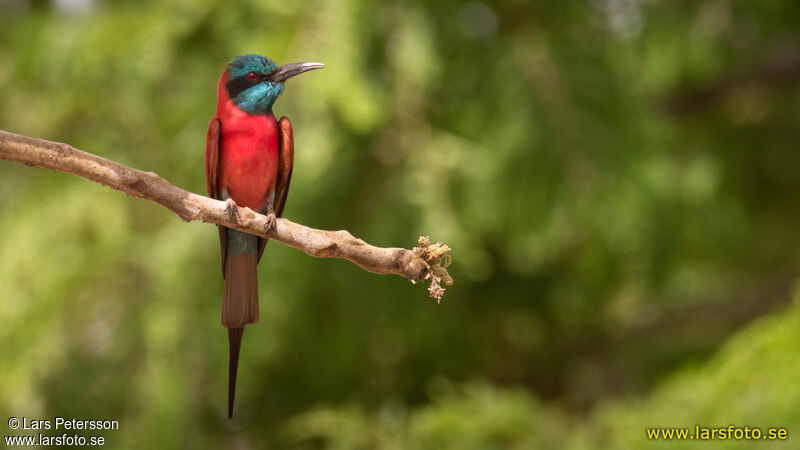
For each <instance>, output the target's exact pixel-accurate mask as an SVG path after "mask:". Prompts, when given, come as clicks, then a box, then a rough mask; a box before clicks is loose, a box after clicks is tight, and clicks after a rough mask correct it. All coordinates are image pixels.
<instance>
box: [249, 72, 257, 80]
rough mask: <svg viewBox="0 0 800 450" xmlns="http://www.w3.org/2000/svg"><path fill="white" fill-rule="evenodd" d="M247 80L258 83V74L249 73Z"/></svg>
mask: <svg viewBox="0 0 800 450" xmlns="http://www.w3.org/2000/svg"><path fill="white" fill-rule="evenodd" d="M247 79H248V80H250V81H256V80H257V79H258V72H247Z"/></svg>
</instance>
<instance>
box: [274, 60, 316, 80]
mask: <svg viewBox="0 0 800 450" xmlns="http://www.w3.org/2000/svg"><path fill="white" fill-rule="evenodd" d="M323 67H325V64H322V63H318V62H301V63H291V64H284V65H282V66H280V67H278V68H277V69H276V70H275V72H273V73H272V75H270V77H269V78H270V79H271V80H272V81H275V82H282V81H286V80H288V79H289V78H291V77H293V76H295V75H299V74H301V73H303V72H308V71H309V70H314V69H322V68H323Z"/></svg>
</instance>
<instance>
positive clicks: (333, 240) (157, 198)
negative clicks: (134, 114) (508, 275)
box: [0, 130, 452, 301]
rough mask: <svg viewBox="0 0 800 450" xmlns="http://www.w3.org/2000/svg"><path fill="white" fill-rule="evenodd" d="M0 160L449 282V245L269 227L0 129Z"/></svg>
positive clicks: (257, 218) (317, 253) (315, 250)
mask: <svg viewBox="0 0 800 450" xmlns="http://www.w3.org/2000/svg"><path fill="white" fill-rule="evenodd" d="M0 159H6V160H9V161H15V162H19V163H22V164H25V165H28V166H36V167H43V168H46V169H51V170H55V171H58V172H63V173H68V174H71V175H77V176H79V177H82V178H86V179H87V180H91V181H94V182H95V183H99V184H102V185H104V186H108V187H110V188H112V189H116V190H118V191H121V192H123V193H125V194H127V195H130V196H134V197H139V198H143V199H145V200H148V201H150V202H153V203H156V204H159V205H161V206H164V207H165V208H167V209H169V210H171V211H172V212H174V213H175V214H177V215H178V217H180V218H181V219H183V220H184V221H187V222H189V221H192V220H200V221H203V222H208V223H214V224H217V225H223V226H226V227H229V228H235V229H237V230H241V231H245V232H247V233H252V234H255V235H258V236H265V237H267V238H269V239H272V240H274V241H278V242H281V243H283V244H286V245H289V246H291V247H294V248H296V249H298V250H300V251H302V252H304V253H306V254H308V255H311V256H314V257H317V258H342V259H346V260H348V261H351V262H353V263H355V264H357V265H358V266H359V267H361V268H362V269H364V270H367V271H369V272H374V273H384V274H397V275H401V276H403V277H405V278H406V279H408V280H410V281H411V282H412V283H414V282H416V281H419V280H426V279H427V280H430V281H431V285H430V286H429V288H428V291H429V293H430V295H431V297H434V298H436V299H437V301H438V300H441V296H442V294H443V292H444V290H443V289H442V288H441V286H440V281H442V280H444V282H445V283H446V284H451V283H452V279H451V278H450V277H449V275H448V274H447V271H446V266H447V265H448V264H449V260H450V257H449V255H448V254H447V252H448V251H449V250H450V248H449V247H447V246H446V245H444V244H442V243H437V244H430V242H429V241H428V240H427V238H422V237H421V238H420V239H419V247H415V248H413V249H411V250H408V249H404V248H382V247H375V246H373V245H370V244H367V243H366V242H364V241H362V240H361V239H358V238H356V237H354V236H353V235H352V234H350V233H349V232H348V231H345V230H339V231H326V230H317V229H314V228H309V227H307V226H304V225H300V224H297V223H294V222H291V221H290V220H288V219H284V218H280V219H278V220H277V224H276V226H275V228H274V229H273V230H271V231H267V230H266V228H267V218H266V216H264V215H262V214H259V213H256V212H255V211H253V210H251V209H250V208H242V207H233V206H232V205H229V204H228V203H226V202H223V201H219V200H215V199H212V198H209V197H205V196H202V195H197V194H194V193H192V192H189V191H186V190H184V189H181V188H179V187H177V186H174V185H172V184H170V183H169V182H167V181H166V180H164V179H163V178H161V177H160V176H158V175H157V174H156V173H154V172H142V171H140V170H136V169H133V168H131V167H128V166H125V165H123V164H120V163H117V162H114V161H111V160H108V159H105V158H101V157H99V156H97V155H93V154H91V153H88V152H84V151H81V150H78V149H76V148H74V147H72V146H69V145H67V144H61V143H57V142H50V141H46V140H43V139H37V138H32V137H27V136H21V135H18V134H14V133H9V132H7V131H2V130H0Z"/></svg>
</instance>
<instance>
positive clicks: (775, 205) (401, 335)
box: [0, 0, 800, 450]
mask: <svg viewBox="0 0 800 450" xmlns="http://www.w3.org/2000/svg"><path fill="white" fill-rule="evenodd" d="M247 52H254V53H263V54H266V55H268V56H270V57H272V58H273V59H275V60H276V61H278V62H279V63H286V62H295V61H309V60H310V61H321V62H324V63H325V64H326V68H325V69H324V70H322V71H315V72H312V73H309V74H307V75H303V76H300V77H298V78H297V79H293V80H291V81H290V82H289V83H287V86H286V91H285V93H284V95H283V97H282V98H281V99H280V100H279V101H278V103H277V105H276V107H275V110H276V114H278V115H287V116H289V117H290V118H291V119H292V121H293V124H294V129H295V143H296V152H297V153H296V162H295V171H294V177H293V180H292V190H291V195H290V196H289V201H288V205H287V208H286V212H285V215H286V217H288V218H290V219H291V220H293V221H296V222H300V223H303V224H306V225H308V226H313V227H316V228H323V229H348V230H350V231H351V232H352V233H353V234H354V235H356V236H359V237H362V238H364V239H365V240H367V241H369V242H370V243H373V244H375V245H382V246H404V247H411V246H413V245H414V244H415V242H416V238H417V236H419V235H430V236H431V238H432V239H433V240H434V241H439V240H441V241H444V242H446V243H447V244H449V245H450V246H451V247H452V248H453V252H452V255H453V257H454V263H453V265H452V266H451V274H452V275H453V277H454V278H455V282H456V283H455V285H453V286H452V287H449V288H448V290H447V293H446V295H445V298H444V300H443V302H442V303H441V304H438V305H437V304H436V302H435V301H433V300H431V299H429V298H427V297H426V293H425V290H424V288H422V287H421V286H414V285H411V284H410V283H408V282H407V281H405V280H404V279H402V278H400V277H396V276H387V275H382V276H379V275H374V274H370V273H367V272H364V271H362V270H360V269H359V268H358V267H356V266H354V265H352V264H350V263H347V262H344V261H341V260H330V259H326V260H321V259H313V258H310V257H308V256H306V255H304V254H302V253H300V252H298V251H296V250H294V249H291V248H288V247H285V246H282V245H280V244H275V243H273V244H270V245H269V246H268V249H267V252H266V256H265V258H264V260H263V261H262V263H261V265H260V267H259V277H260V301H261V320H260V322H259V323H258V324H257V325H255V326H252V327H249V328H248V329H247V332H246V333H245V338H244V343H243V347H242V355H241V363H240V367H239V386H238V392H237V406H236V416H235V418H234V420H232V421H229V420H228V419H227V418H226V417H225V409H226V393H227V388H226V384H227V350H228V349H227V341H226V335H225V331H224V329H223V328H222V327H221V326H220V323H219V315H220V303H221V294H222V277H221V274H220V270H219V253H218V252H219V250H218V241H217V232H216V229H215V228H214V227H213V226H210V225H207V224H202V223H184V222H182V221H180V220H179V219H178V218H177V217H176V216H175V215H173V214H172V213H171V212H169V211H167V210H165V209H164V208H161V207H158V206H155V205H153V204H150V203H147V202H145V201H142V200H139V199H134V198H127V197H125V196H124V195H122V194H120V193H118V192H114V191H111V190H109V189H107V188H104V187H102V186H99V185H95V184H93V183H90V182H88V181H86V180H81V179H78V178H75V177H72V176H68V175H63V174H58V173H53V172H50V171H45V170H41V169H35V168H26V167H24V166H22V165H19V164H14V163H10V162H3V161H0V418H2V420H3V421H5V420H6V418H7V417H10V416H16V417H23V416H24V417H28V418H53V417H54V416H63V417H76V418H79V419H96V418H111V419H117V420H119V422H120V429H119V430H117V431H109V432H104V433H102V434H103V435H104V436H105V437H106V440H107V444H106V447H108V448H131V449H133V448H237V449H249V448H301V449H316V448H331V449H506V448H510V449H536V448H541V449H562V448H566V449H575V450H578V449H595V448H597V449H637V448H698V447H714V448H716V447H720V448H736V449H745V448H754V447H758V448H776V449H787V448H794V447H795V446H796V442H797V437H796V433H800V358H798V351H800V311H798V302H800V294H798V293H799V292H800V289H798V288H797V284H796V283H797V276H798V268H800V232H798V230H800V177H798V173H799V172H800V146H799V144H800V89H799V88H798V85H799V83H798V81H800V2H797V1H795V0H783V1H769V2H743V1H734V0H712V1H704V2H691V1H673V2H668V1H653V0H591V1H589V0H587V1H567V2H525V1H519V0H506V1H503V2H486V3H483V2H459V1H452V0H445V1H440V2H424V1H411V2H399V1H388V2H370V1H366V0H341V1H335V2H324V1H296V2H284V1H277V0H272V1H255V0H252V1H242V2H224V1H205V2H201V1H192V0H172V1H164V2H155V1H152V2H138V1H137V2H134V1H128V2H125V1H103V0H95V1H90V0H84V1H75V0H73V1H67V0H60V1H54V2H48V1H43V0H38V1H25V0H4V1H2V2H0V129H4V130H8V131H12V132H16V133H20V134H25V135H30V136H36V137H41V138H45V139H49V140H54V141H61V142H68V143H70V144H72V145H74V146H76V147H78V148H81V149H84V150H87V151H90V152H93V153H96V154H99V155H101V156H103V157H106V158H110V159H113V160H116V161H119V162H122V163H124V164H127V165H130V166H133V167H136V168H139V169H142V170H153V171H156V172H157V173H158V174H159V175H161V176H163V177H164V178H166V179H168V180H170V181H171V182H173V183H174V184H176V185H178V186H181V187H183V188H186V189H189V190H192V191H194V192H198V193H204V192H205V181H204V169H203V153H204V140H205V132H206V126H207V123H208V120H209V118H210V117H211V116H212V115H213V112H214V108H215V102H216V99H215V95H216V91H215V86H216V82H217V79H218V77H219V74H220V72H221V70H222V68H223V66H224V64H225V62H226V61H228V60H229V59H230V58H231V57H232V56H235V55H237V54H242V53H247ZM730 424H734V425H737V426H750V427H754V426H755V427H762V428H763V429H766V428H767V427H771V426H780V427H787V428H788V429H789V442H769V441H764V442H759V443H753V442H747V441H727V442H713V443H700V442H691V441H684V442H681V441H672V442H653V441H648V440H647V439H646V434H645V427H651V426H659V427H684V426H685V427H692V428H693V427H694V426H695V425H702V426H710V427H711V426H725V427H727V426H728V425H730ZM0 429H2V430H3V431H2V433H0V434H3V435H6V434H9V433H10V431H9V430H8V428H7V427H6V425H5V424H3V422H0ZM52 434H55V433H52ZM86 434H87V435H88V434H90V433H86Z"/></svg>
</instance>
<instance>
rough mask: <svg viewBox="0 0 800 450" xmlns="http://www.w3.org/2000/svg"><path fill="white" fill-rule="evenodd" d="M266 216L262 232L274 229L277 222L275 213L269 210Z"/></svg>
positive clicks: (266, 232)
mask: <svg viewBox="0 0 800 450" xmlns="http://www.w3.org/2000/svg"><path fill="white" fill-rule="evenodd" d="M266 216H267V223H266V225H265V226H264V234H269V233H272V232H274V231H275V228H276V225H277V224H278V218H277V217H275V213H274V212H272V211H270V212H268V213H267V214H266Z"/></svg>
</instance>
